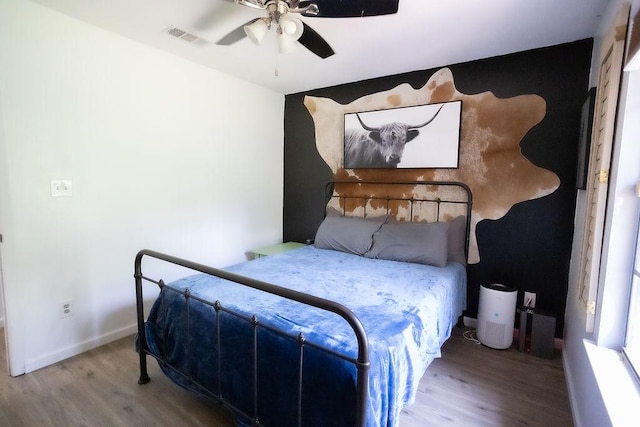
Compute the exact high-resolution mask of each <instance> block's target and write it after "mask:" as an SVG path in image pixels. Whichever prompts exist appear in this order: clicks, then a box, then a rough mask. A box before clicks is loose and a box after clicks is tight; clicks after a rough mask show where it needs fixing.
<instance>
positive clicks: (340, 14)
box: [298, 0, 400, 18]
mask: <svg viewBox="0 0 640 427" xmlns="http://www.w3.org/2000/svg"><path fill="white" fill-rule="evenodd" d="M399 2H400V0H350V1H336V0H304V1H301V2H300V4H299V6H298V7H299V8H303V7H306V6H308V5H309V4H312V3H315V4H316V5H317V6H318V14H317V15H307V16H316V17H318V18H357V17H362V16H379V15H391V14H394V13H397V12H398V3H399ZM302 15H305V13H304V12H302Z"/></svg>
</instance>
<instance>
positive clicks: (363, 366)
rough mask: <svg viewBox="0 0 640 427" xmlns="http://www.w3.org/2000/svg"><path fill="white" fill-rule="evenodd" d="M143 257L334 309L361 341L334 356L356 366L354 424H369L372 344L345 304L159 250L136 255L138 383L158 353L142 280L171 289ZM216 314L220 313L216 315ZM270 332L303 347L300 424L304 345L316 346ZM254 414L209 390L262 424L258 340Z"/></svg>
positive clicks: (214, 304)
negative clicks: (352, 353)
mask: <svg viewBox="0 0 640 427" xmlns="http://www.w3.org/2000/svg"><path fill="white" fill-rule="evenodd" d="M144 257H150V258H155V259H158V260H161V261H164V262H167V263H170V264H174V265H178V266H181V267H185V268H188V269H191V270H194V271H198V272H201V273H205V274H209V275H211V276H215V277H219V278H221V279H225V280H228V281H231V282H235V283H238V284H241V285H244V286H248V287H250V288H254V289H258V290H260V291H263V292H267V293H270V294H274V295H278V296H280V297H283V298H287V299H290V300H293V301H297V302H300V303H303V304H306V305H309V306H313V307H316V308H319V309H322V310H326V311H330V312H333V313H335V314H337V315H339V316H341V317H342V318H343V319H344V320H345V321H346V322H347V323H348V324H349V325H350V327H351V328H352V330H353V332H354V334H355V336H356V339H357V343H358V352H357V358H356V359H353V358H349V357H346V356H343V355H339V354H334V355H335V356H338V357H341V358H342V359H344V360H346V361H348V362H350V363H352V364H353V365H354V366H355V368H356V373H357V376H356V390H355V392H356V396H355V402H356V403H355V405H356V407H355V425H356V426H364V425H365V423H366V410H367V399H368V389H369V375H368V371H369V366H370V361H369V343H368V338H367V334H366V332H365V330H364V328H363V326H362V324H361V322H360V320H359V319H358V318H357V317H356V316H355V315H354V314H353V312H351V311H350V310H349V309H348V308H346V307H345V306H343V305H341V304H338V303H336V302H333V301H330V300H326V299H323V298H318V297H315V296H313V295H309V294H305V293H302V292H298V291H294V290H291V289H288V288H284V287H281V286H276V285H273V284H270V283H266V282H262V281H259V280H255V279H252V278H248V277H244V276H240V275H237V274H234V273H230V272H227V271H224V270H219V269H215V268H212V267H209V266H206V265H203V264H198V263H194V262H191V261H188V260H184V259H180V258H176V257H173V256H170V255H166V254H162V253H159V252H155V251H151V250H141V251H140V252H138V254H137V256H136V258H135V274H134V277H135V283H136V307H137V321H138V347H139V357H140V378H139V380H138V383H139V384H146V383H148V382H149V381H150V378H149V375H148V371H147V361H146V356H147V355H151V356H152V357H157V356H155V355H154V354H153V353H152V352H151V351H150V349H149V347H148V343H147V339H146V332H145V316H144V298H143V286H142V285H143V281H147V282H151V283H155V284H156V285H158V286H159V287H160V288H161V289H163V288H165V287H167V288H169V289H170V286H168V285H166V284H165V283H164V282H163V281H162V280H154V279H152V278H150V277H147V276H145V275H144V274H143V272H142V260H143V258H144ZM184 296H185V298H187V299H189V298H194V297H193V296H190V295H189V294H188V291H185V295H184ZM200 302H202V303H205V304H208V305H210V306H211V307H213V308H214V309H215V313H219V312H220V311H224V310H225V308H224V307H221V304H220V302H218V301H203V300H200ZM231 314H233V315H236V316H238V317H246V316H243V315H241V314H237V313H231ZM216 315H217V314H216ZM245 320H247V321H249V322H250V323H251V324H252V325H253V330H254V334H256V328H257V327H258V321H257V318H256V317H255V316H254V317H253V318H248V319H245ZM260 326H261V327H265V325H260ZM266 328H267V329H269V330H270V332H273V333H276V334H280V335H281V336H285V337H287V338H290V339H294V340H296V341H297V342H298V345H299V346H300V361H299V365H300V367H299V370H300V379H299V386H298V396H297V402H298V408H297V420H298V425H302V404H301V401H302V366H303V351H302V348H303V347H304V346H313V343H308V342H306V341H305V337H304V336H302V334H300V335H298V336H295V337H291V335H290V333H288V332H286V331H281V330H278V329H276V328H271V327H268V326H266ZM321 350H323V351H327V352H331V351H330V350H328V349H326V348H321ZM217 351H218V353H220V351H221V348H220V347H217ZM216 357H217V358H218V360H220V355H219V354H218V355H216ZM252 357H253V367H254V369H253V372H252V373H251V375H253V377H254V378H253V379H252V382H253V408H252V412H253V413H247V412H246V411H242V410H241V409H239V408H238V407H237V406H234V404H233V403H232V402H228V401H227V400H226V398H225V397H224V396H222V395H221V394H220V390H218V391H217V393H216V392H215V391H212V390H208V392H209V393H210V394H211V396H212V397H213V398H214V399H215V400H217V401H218V402H220V403H221V404H222V405H224V406H226V407H228V408H229V409H231V410H233V411H234V412H235V413H240V414H241V415H243V416H244V417H246V418H247V419H248V420H251V422H252V423H253V424H254V425H260V422H259V420H258V395H257V384H258V380H257V375H258V369H257V366H258V351H257V339H256V340H254V348H253V356H252Z"/></svg>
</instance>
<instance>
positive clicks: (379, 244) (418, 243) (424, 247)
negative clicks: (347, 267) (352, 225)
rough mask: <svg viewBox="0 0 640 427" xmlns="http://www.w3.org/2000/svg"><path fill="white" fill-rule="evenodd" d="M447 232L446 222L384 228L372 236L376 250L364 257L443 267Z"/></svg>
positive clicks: (370, 251) (398, 223)
mask: <svg viewBox="0 0 640 427" xmlns="http://www.w3.org/2000/svg"><path fill="white" fill-rule="evenodd" d="M448 230H449V223H447V222H432V223H425V222H406V223H404V222H394V223H390V224H383V225H382V227H380V230H378V231H377V232H376V233H375V234H374V235H373V246H372V247H371V250H369V251H368V252H366V253H365V256H366V257H367V258H377V259H389V260H393V261H405V262H414V263H419V264H428V265H434V266H436V267H444V266H445V265H447V240H448V236H447V231H448Z"/></svg>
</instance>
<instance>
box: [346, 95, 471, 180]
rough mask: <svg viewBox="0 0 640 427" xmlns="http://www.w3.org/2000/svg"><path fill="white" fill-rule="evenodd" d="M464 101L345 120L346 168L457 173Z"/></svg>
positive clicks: (354, 115) (356, 115) (360, 114)
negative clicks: (416, 169) (432, 170)
mask: <svg viewBox="0 0 640 427" xmlns="http://www.w3.org/2000/svg"><path fill="white" fill-rule="evenodd" d="M461 116H462V101H450V102H443V103H439V104H425V105H417V106H412V107H402V108H392V109H386V110H376V111H363V112H356V113H347V114H345V115H344V167H345V168H346V169H356V168H423V169H424V168H430V169H440V168H442V169H447V168H449V169H450V168H457V167H458V164H459V156H460V120H461Z"/></svg>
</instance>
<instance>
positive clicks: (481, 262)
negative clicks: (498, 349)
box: [283, 39, 593, 337]
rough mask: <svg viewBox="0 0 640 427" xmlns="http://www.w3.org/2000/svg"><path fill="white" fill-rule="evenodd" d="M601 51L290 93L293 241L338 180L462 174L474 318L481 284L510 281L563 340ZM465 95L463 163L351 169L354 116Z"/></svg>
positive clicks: (306, 230) (528, 56)
mask: <svg viewBox="0 0 640 427" xmlns="http://www.w3.org/2000/svg"><path fill="white" fill-rule="evenodd" d="M592 48H593V40H591V39H587V40H579V41H576V42H572V43H566V44H562V45H558V46H550V47H546V48H541V49H534V50H530V51H526V52H518V53H514V54H510V55H505V56H500V57H495V58H486V59H481V60H478V61H471V62H465V63H460V64H443V66H442V67H438V68H436V69H431V70H419V71H414V72H411V73H404V74H398V75H393V76H385V77H380V78H377V79H371V80H364V81H359V82H353V83H348V84H344V85H340V86H333V87H328V88H320V89H315V90H313V91H307V92H301V93H295V94H288V95H286V96H285V114H284V201H283V205H284V207H283V222H284V233H283V240H284V241H298V242H304V241H305V240H307V239H312V238H313V237H314V236H315V233H316V230H317V229H318V226H319V225H320V223H321V222H322V220H323V217H324V212H325V209H326V200H325V198H324V190H325V184H326V183H327V182H329V181H331V180H333V179H336V178H338V179H341V180H342V179H362V180H378V181H380V180H397V181H400V180H402V181H404V180H414V179H416V178H418V179H423V180H440V179H447V180H448V179H455V180H459V181H463V182H465V183H467V184H468V185H469V186H471V187H472V189H473V193H474V206H473V209H474V213H473V223H474V225H475V230H474V233H473V236H472V237H474V238H475V241H474V242H473V243H472V250H471V255H470V258H469V261H471V262H472V263H470V264H469V265H468V266H467V310H466V312H465V316H468V317H471V318H473V317H475V316H476V315H477V307H478V297H479V289H480V285H481V284H482V283H486V282H497V283H503V284H505V285H507V286H511V287H514V288H516V289H518V295H519V296H518V301H519V302H522V297H523V294H524V291H531V292H536V293H537V305H538V307H539V308H540V309H543V310H544V311H547V312H549V313H551V314H553V315H555V316H556V336H557V337H562V332H563V327H564V322H563V320H564V308H565V305H566V300H567V283H568V275H569V265H570V262H571V249H572V239H573V226H574V215H575V203H576V192H577V190H576V173H577V158H578V142H579V136H580V135H579V134H580V115H581V110H582V105H583V104H584V101H585V99H586V96H587V94H588V88H589V70H590V66H591V50H592ZM363 66H375V65H371V64H368V65H363ZM456 99H459V100H461V102H462V110H463V111H462V117H461V134H460V136H461V145H460V159H459V160H460V162H459V167H458V168H457V169H368V170H365V169H356V170H349V169H347V170H345V169H342V163H341V161H342V155H343V154H342V147H343V139H342V132H343V129H342V120H343V118H342V115H343V114H344V113H345V112H348V111H351V112H353V111H365V110H373V109H378V108H389V107H402V106H411V105H419V104H426V103H438V102H443V101H448V100H456ZM415 141H416V140H414V141H412V142H410V144H411V143H413V142H415ZM378 190H379V191H383V189H380V188H379V189H378ZM348 208H349V209H351V208H350V207H348ZM354 209H356V208H354ZM400 210H401V209H400V208H399V209H398V212H397V213H399V214H401V212H400ZM394 214H395V212H394ZM421 218H422V217H421ZM424 218H425V219H427V220H430V219H429V217H428V215H426V214H425V215H424ZM419 219H420V218H419Z"/></svg>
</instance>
